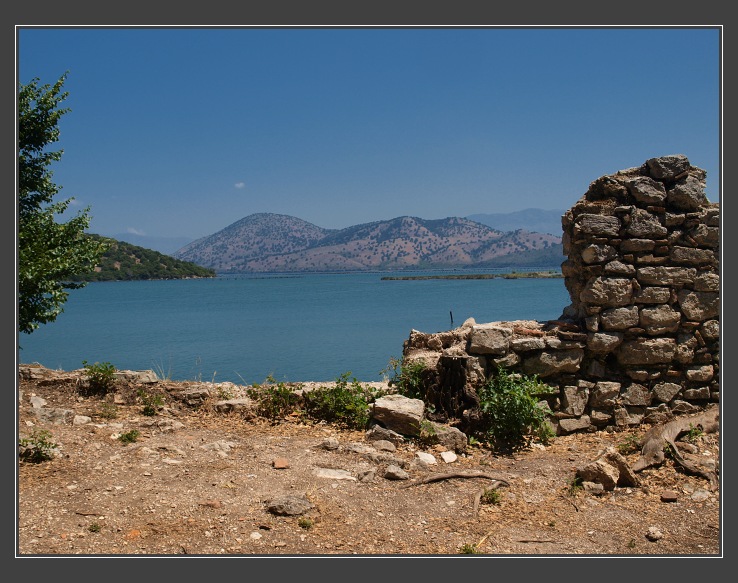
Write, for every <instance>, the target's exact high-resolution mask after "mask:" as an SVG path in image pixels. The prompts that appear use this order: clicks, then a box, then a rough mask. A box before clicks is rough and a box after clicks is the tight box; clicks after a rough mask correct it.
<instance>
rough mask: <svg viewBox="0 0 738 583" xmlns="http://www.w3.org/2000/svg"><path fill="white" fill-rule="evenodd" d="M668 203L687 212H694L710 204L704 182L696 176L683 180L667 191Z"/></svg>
mask: <svg viewBox="0 0 738 583" xmlns="http://www.w3.org/2000/svg"><path fill="white" fill-rule="evenodd" d="M666 202H667V204H669V205H671V206H672V207H674V208H676V209H679V210H685V211H694V210H697V209H699V208H701V207H703V206H706V205H708V204H709V203H710V201H709V200H707V196H706V195H705V187H704V185H703V184H702V181H700V180H698V179H697V178H695V177H694V176H687V177H686V178H682V179H681V180H679V181H678V182H677V183H676V184H675V185H674V186H673V187H672V188H670V189H669V190H667V191H666Z"/></svg>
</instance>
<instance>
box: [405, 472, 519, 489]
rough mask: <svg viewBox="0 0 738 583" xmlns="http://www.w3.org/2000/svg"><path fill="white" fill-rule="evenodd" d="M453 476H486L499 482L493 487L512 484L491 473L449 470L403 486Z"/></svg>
mask: <svg viewBox="0 0 738 583" xmlns="http://www.w3.org/2000/svg"><path fill="white" fill-rule="evenodd" d="M453 478H486V479H488V480H493V481H494V482H498V483H497V484H493V485H492V487H493V488H497V487H499V486H509V485H510V484H509V483H508V482H507V481H506V480H503V479H502V478H498V477H496V476H491V475H490V474H485V473H483V472H449V473H447V474H435V475H433V476H428V477H427V478H421V479H420V480H416V481H415V482H412V483H410V484H405V485H404V486H402V487H403V488H410V487H412V486H419V485H420V484H430V483H431V482H440V481H441V480H451V479H453Z"/></svg>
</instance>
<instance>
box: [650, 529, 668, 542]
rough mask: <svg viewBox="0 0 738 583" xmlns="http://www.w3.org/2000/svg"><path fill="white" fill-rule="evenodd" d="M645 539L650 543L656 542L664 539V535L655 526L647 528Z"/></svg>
mask: <svg viewBox="0 0 738 583" xmlns="http://www.w3.org/2000/svg"><path fill="white" fill-rule="evenodd" d="M646 538H647V539H648V540H650V541H652V542H656V541H657V540H661V539H662V538H664V534H663V533H662V532H661V531H660V530H659V529H658V528H656V527H655V526H649V527H648V532H647V533H646Z"/></svg>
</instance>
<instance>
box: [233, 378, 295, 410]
mask: <svg viewBox="0 0 738 583" xmlns="http://www.w3.org/2000/svg"><path fill="white" fill-rule="evenodd" d="M246 395H247V396H248V397H249V398H251V399H253V400H254V401H256V410H257V412H258V413H259V415H261V416H262V417H266V418H267V419H272V420H277V419H281V418H283V417H285V416H286V415H289V414H290V413H292V412H293V411H294V410H295V409H296V408H297V406H298V405H299V403H300V396H299V395H298V394H297V393H295V391H294V390H293V389H291V388H290V387H288V386H287V385H286V384H285V383H282V382H279V383H278V382H277V381H275V380H274V377H273V376H271V375H269V376H268V377H267V379H266V381H265V382H264V384H254V386H253V387H251V388H249V389H248V390H247V391H246Z"/></svg>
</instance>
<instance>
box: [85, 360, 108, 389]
mask: <svg viewBox="0 0 738 583" xmlns="http://www.w3.org/2000/svg"><path fill="white" fill-rule="evenodd" d="M82 367H83V368H84V369H85V376H86V377H87V382H88V384H89V390H90V392H92V393H100V394H105V393H108V392H110V391H111V390H112V389H113V387H114V386H115V372H116V368H115V367H114V366H113V365H112V364H110V363H109V362H96V363H95V364H87V361H86V360H83V361H82Z"/></svg>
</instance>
